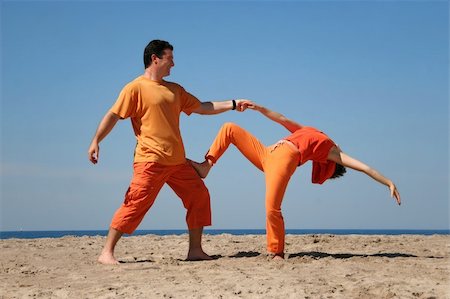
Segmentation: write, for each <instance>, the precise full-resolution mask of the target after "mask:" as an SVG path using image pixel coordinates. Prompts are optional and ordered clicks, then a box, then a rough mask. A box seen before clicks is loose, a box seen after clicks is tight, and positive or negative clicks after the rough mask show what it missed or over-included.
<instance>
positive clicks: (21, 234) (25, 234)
mask: <svg viewBox="0 0 450 299" xmlns="http://www.w3.org/2000/svg"><path fill="white" fill-rule="evenodd" d="M107 233H108V231H107V230H59V231H56V230H55V231H0V239H2V240H4V239H11V238H18V239H38V238H61V237H65V236H76V237H82V236H106V235H107ZM187 233H188V231H187V230H185V229H168V230H137V231H136V232H134V233H133V234H132V235H126V236H142V235H158V236H167V235H182V234H187ZM265 233H266V231H265V230H264V229H205V230H204V234H206V235H220V234H231V235H263V234H265ZM286 234H292V235H309V234H318V235H321V234H331V235H450V230H449V229H434V230H423V229H287V230H286Z"/></svg>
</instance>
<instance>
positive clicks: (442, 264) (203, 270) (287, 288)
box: [0, 234, 450, 298]
mask: <svg viewBox="0 0 450 299" xmlns="http://www.w3.org/2000/svg"><path fill="white" fill-rule="evenodd" d="M104 241H105V239H104V238H103V237H64V238H58V239H33V240H26V239H9V240H0V249H1V250H0V262H1V265H0V298H450V236H442V235H441V236H439V235H434V236H415V235H401V236H357V235H349V236H337V235H303V236H298V235H288V236H287V238H286V243H287V246H286V251H287V254H288V256H287V258H286V259H285V260H284V261H273V260H270V259H269V257H268V256H267V255H266V251H265V237H264V236H261V235H247V236H234V235H228V234H222V235H216V236H210V235H206V236H204V242H203V244H204V249H205V251H206V252H208V253H209V254H212V255H216V256H215V257H216V259H215V260H213V261H203V262H186V261H184V258H185V255H186V252H187V246H188V239H187V235H181V236H155V235H148V236H137V237H126V238H122V239H121V240H120V242H119V244H118V246H117V251H116V257H117V258H118V259H119V260H120V261H121V264H120V265H118V266H105V265H99V264H97V263H96V259H97V256H98V254H99V253H100V250H101V248H102V246H103V244H104Z"/></svg>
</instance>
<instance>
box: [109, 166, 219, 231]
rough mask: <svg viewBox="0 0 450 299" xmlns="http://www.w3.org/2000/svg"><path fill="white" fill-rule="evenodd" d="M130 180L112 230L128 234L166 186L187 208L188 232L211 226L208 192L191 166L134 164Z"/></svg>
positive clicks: (112, 222) (114, 218)
mask: <svg viewBox="0 0 450 299" xmlns="http://www.w3.org/2000/svg"><path fill="white" fill-rule="evenodd" d="M133 167H134V173H133V179H132V180H131V183H130V187H129V188H128V190H127V192H126V194H125V200H124V203H123V204H122V206H121V207H120V208H119V209H118V210H117V211H116V213H115V214H114V217H113V219H112V221H111V227H112V228H114V229H116V230H118V231H120V232H123V233H127V234H131V233H133V232H134V230H135V229H136V228H137V227H138V225H139V223H141V221H142V219H143V218H144V215H145V214H146V213H147V211H148V210H149V209H150V207H151V206H152V205H153V203H154V202H155V199H156V196H157V195H158V193H159V191H160V190H161V188H162V186H163V185H164V184H165V183H167V184H168V185H169V186H170V187H171V188H172V189H173V191H175V193H176V194H177V195H178V196H179V197H180V198H181V200H182V201H183V205H184V207H185V208H186V209H187V214H186V222H187V225H188V228H189V229H194V228H200V227H203V226H208V225H211V206H210V199H209V192H208V189H207V188H206V186H205V184H204V183H203V181H202V179H201V178H200V177H199V176H198V174H197V173H196V172H195V170H194V168H192V166H191V164H189V163H188V162H186V163H185V164H181V165H175V166H166V165H161V164H159V163H155V162H139V163H134V165H133Z"/></svg>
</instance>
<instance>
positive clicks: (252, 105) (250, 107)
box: [247, 103, 264, 111]
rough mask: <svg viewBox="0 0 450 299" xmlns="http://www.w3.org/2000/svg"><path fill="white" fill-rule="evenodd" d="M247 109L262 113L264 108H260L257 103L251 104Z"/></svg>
mask: <svg viewBox="0 0 450 299" xmlns="http://www.w3.org/2000/svg"><path fill="white" fill-rule="evenodd" d="M247 108H249V109H252V110H256V111H261V110H262V109H263V108H264V107H263V106H260V105H258V104H256V103H251V105H248V106H247Z"/></svg>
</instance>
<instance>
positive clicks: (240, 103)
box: [236, 99, 254, 112]
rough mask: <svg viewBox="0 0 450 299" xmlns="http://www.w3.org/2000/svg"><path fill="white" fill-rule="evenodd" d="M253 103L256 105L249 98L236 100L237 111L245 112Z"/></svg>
mask: <svg viewBox="0 0 450 299" xmlns="http://www.w3.org/2000/svg"><path fill="white" fill-rule="evenodd" d="M251 105H254V104H253V102H252V101H250V100H247V99H239V100H236V111H238V112H243V111H245V110H246V109H247V108H249V107H250V106H251Z"/></svg>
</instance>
